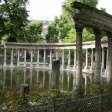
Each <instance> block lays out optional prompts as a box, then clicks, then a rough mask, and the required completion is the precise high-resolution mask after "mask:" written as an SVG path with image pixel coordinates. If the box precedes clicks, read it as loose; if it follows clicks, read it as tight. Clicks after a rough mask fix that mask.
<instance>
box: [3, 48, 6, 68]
mask: <svg viewBox="0 0 112 112" xmlns="http://www.w3.org/2000/svg"><path fill="white" fill-rule="evenodd" d="M3 66H4V67H5V66H6V48H4V63H3Z"/></svg>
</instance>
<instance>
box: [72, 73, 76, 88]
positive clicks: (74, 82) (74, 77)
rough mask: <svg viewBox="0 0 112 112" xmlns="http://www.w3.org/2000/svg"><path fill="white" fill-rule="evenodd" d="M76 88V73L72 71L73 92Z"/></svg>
mask: <svg viewBox="0 0 112 112" xmlns="http://www.w3.org/2000/svg"><path fill="white" fill-rule="evenodd" d="M75 87H76V73H75V72H74V71H73V90H75Z"/></svg>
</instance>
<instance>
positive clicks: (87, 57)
mask: <svg viewBox="0 0 112 112" xmlns="http://www.w3.org/2000/svg"><path fill="white" fill-rule="evenodd" d="M87 67H88V49H87V48H86V66H85V69H87Z"/></svg>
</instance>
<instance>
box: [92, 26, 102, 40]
mask: <svg viewBox="0 0 112 112" xmlns="http://www.w3.org/2000/svg"><path fill="white" fill-rule="evenodd" d="M93 32H94V34H95V37H98V38H99V36H100V35H101V30H100V29H98V28H95V29H93Z"/></svg>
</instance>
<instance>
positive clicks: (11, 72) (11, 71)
mask: <svg viewBox="0 0 112 112" xmlns="http://www.w3.org/2000/svg"><path fill="white" fill-rule="evenodd" d="M12 74H13V68H11V69H10V76H11V77H10V81H11V86H12Z"/></svg>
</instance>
